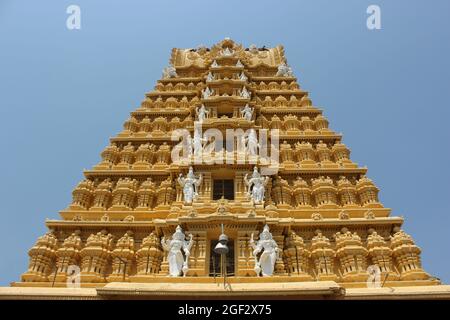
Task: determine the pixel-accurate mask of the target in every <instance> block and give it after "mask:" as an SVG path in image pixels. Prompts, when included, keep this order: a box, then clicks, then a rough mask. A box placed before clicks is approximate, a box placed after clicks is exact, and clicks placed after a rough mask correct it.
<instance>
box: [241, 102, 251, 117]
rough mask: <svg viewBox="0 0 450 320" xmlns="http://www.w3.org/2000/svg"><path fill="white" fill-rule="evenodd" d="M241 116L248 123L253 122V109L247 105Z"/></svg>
mask: <svg viewBox="0 0 450 320" xmlns="http://www.w3.org/2000/svg"><path fill="white" fill-rule="evenodd" d="M241 116H242V118H244V119H245V120H247V121H252V117H253V108H251V107H250V106H249V105H248V104H246V105H245V107H244V108H242V109H241Z"/></svg>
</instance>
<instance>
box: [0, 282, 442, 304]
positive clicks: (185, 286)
mask: <svg viewBox="0 0 450 320" xmlns="http://www.w3.org/2000/svg"><path fill="white" fill-rule="evenodd" d="M216 280H217V281H216V282H192V281H191V282H188V281H186V282H153V283H130V282H129V283H126V282H111V283H108V284H106V285H104V286H101V287H97V288H86V287H83V288H63V287H59V288H58V287H53V288H52V287H29V286H28V287H24V286H20V283H16V284H15V285H16V286H13V287H0V300H1V299H33V300H39V299H55V300H73V299H75V300H111V299H151V300H158V299H183V300H187V299H191V300H195V299H203V300H211V299H337V300H342V299H450V286H449V285H424V286H405V287H389V286H386V287H383V288H371V289H369V288H345V287H344V286H342V285H341V284H338V283H336V282H334V281H311V282H295V281H291V282H252V283H237V282H226V283H224V282H223V279H221V278H216ZM221 280H222V281H221ZM97 285H98V284H97Z"/></svg>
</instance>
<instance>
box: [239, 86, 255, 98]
mask: <svg viewBox="0 0 450 320" xmlns="http://www.w3.org/2000/svg"><path fill="white" fill-rule="evenodd" d="M240 96H241V98H244V99H250V98H251V96H252V93H251V92H249V91H248V90H247V88H246V87H243V88H242V90H241V94H240Z"/></svg>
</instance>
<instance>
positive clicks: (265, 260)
mask: <svg viewBox="0 0 450 320" xmlns="http://www.w3.org/2000/svg"><path fill="white" fill-rule="evenodd" d="M250 245H251V246H252V248H253V255H254V256H255V272H256V274H257V275H260V274H261V273H262V276H263V277H268V276H272V275H273V271H274V269H275V262H276V260H277V258H279V254H280V250H279V249H278V245H277V243H276V242H275V240H273V238H272V234H271V233H270V232H269V226H268V225H267V224H266V225H265V226H264V229H263V232H261V234H260V235H259V240H258V242H256V244H255V241H254V240H253V233H252V236H251V239H250ZM261 251H262V254H261V256H260V257H259V259H258V254H259V253H260V252H261Z"/></svg>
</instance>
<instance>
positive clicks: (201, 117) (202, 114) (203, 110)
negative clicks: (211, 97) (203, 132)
mask: <svg viewBox="0 0 450 320" xmlns="http://www.w3.org/2000/svg"><path fill="white" fill-rule="evenodd" d="M195 112H196V113H197V116H198V122H200V123H203V121H204V120H205V119H206V117H207V116H208V114H209V111H208V110H206V108H205V105H203V104H202V105H201V107H200V108H198V107H197V108H196V109H195Z"/></svg>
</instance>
